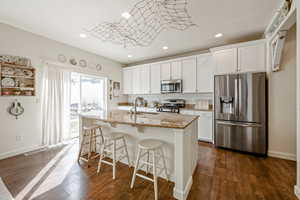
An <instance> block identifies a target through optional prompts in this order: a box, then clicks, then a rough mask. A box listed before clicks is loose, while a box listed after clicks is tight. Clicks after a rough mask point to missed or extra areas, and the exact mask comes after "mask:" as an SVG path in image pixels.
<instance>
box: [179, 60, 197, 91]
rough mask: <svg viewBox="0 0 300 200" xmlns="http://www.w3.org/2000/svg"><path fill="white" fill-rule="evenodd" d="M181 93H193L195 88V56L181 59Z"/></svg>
mask: <svg viewBox="0 0 300 200" xmlns="http://www.w3.org/2000/svg"><path fill="white" fill-rule="evenodd" d="M182 82H183V83H182V84H183V93H195V92H196V90H197V61H196V58H189V59H185V60H182Z"/></svg>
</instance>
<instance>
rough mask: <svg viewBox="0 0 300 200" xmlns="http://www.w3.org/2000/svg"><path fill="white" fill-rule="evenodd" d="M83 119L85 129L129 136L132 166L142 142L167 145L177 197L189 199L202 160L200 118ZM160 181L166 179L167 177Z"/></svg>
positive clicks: (106, 114) (122, 114)
mask: <svg viewBox="0 0 300 200" xmlns="http://www.w3.org/2000/svg"><path fill="white" fill-rule="evenodd" d="M80 116H81V117H80V124H81V127H82V126H84V125H91V124H95V123H97V124H99V125H103V127H105V128H104V130H103V131H121V132H124V133H126V134H127V136H126V141H127V146H128V151H129V157H130V161H131V163H130V165H133V164H134V163H133V162H132V161H134V160H135V157H136V153H137V144H138V141H139V140H141V139H148V138H154V139H159V140H161V141H163V142H164V146H163V148H164V153H165V157H166V162H167V169H168V174H169V178H170V180H171V181H173V182H174V183H175V186H174V190H173V196H174V197H175V198H177V199H186V198H187V196H188V193H189V190H190V188H191V186H192V183H193V179H192V176H193V172H194V170H195V168H196V165H197V158H198V141H197V133H198V123H197V119H198V117H197V116H190V115H180V114H174V113H172V114H171V113H138V114H136V115H134V114H130V113H129V112H128V111H121V110H113V111H103V112H93V113H92V112H91V113H84V114H81V115H80ZM107 129H109V130H107ZM122 162H123V161H122ZM124 163H126V162H125V161H124ZM126 164H128V163H126ZM160 177H162V178H166V177H164V175H160Z"/></svg>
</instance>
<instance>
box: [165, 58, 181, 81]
mask: <svg viewBox="0 0 300 200" xmlns="http://www.w3.org/2000/svg"><path fill="white" fill-rule="evenodd" d="M160 67H161V80H175V79H181V78H182V75H181V61H180V60H179V61H172V62H166V63H162V64H161V66H160Z"/></svg>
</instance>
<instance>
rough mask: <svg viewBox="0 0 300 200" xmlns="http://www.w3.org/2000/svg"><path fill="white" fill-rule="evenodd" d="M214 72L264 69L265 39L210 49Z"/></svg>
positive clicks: (224, 72)
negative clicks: (214, 67)
mask: <svg viewBox="0 0 300 200" xmlns="http://www.w3.org/2000/svg"><path fill="white" fill-rule="evenodd" d="M211 51H212V52H213V56H214V60H215V62H216V70H215V73H216V74H228V73H237V72H254V71H266V41H265V40H257V41H251V42H245V43H240V44H235V45H230V46H225V47H217V48H214V49H211Z"/></svg>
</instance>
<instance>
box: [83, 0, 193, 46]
mask: <svg viewBox="0 0 300 200" xmlns="http://www.w3.org/2000/svg"><path fill="white" fill-rule="evenodd" d="M187 4H188V3H187V0H141V1H139V2H138V3H136V4H135V5H134V7H133V9H132V10H131V11H130V12H129V13H128V15H127V17H126V18H122V19H121V20H120V21H119V22H103V23H100V24H98V25H96V26H94V27H92V28H90V29H87V30H86V31H87V32H88V33H89V34H90V35H91V36H94V37H96V38H98V39H100V40H102V41H109V42H112V43H115V44H119V45H123V46H124V47H125V48H126V47H128V46H133V47H135V46H149V45H150V44H151V43H152V42H153V40H154V39H155V38H156V37H157V36H158V34H159V33H160V32H161V31H162V30H164V29H175V30H181V31H184V30H186V29H188V28H190V27H191V26H195V24H194V23H193V22H192V20H191V16H190V15H189V14H188V11H187Z"/></svg>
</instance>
